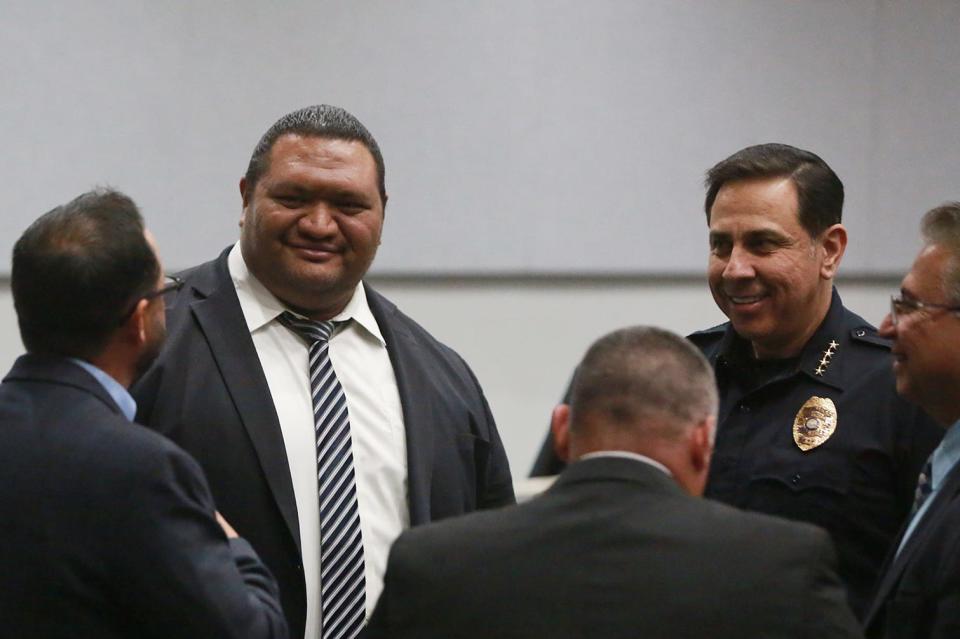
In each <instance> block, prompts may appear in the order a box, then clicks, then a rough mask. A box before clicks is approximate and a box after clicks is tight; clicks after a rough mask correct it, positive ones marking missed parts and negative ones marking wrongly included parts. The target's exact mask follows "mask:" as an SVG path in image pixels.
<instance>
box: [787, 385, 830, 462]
mask: <svg viewBox="0 0 960 639" xmlns="http://www.w3.org/2000/svg"><path fill="white" fill-rule="evenodd" d="M836 429H837V407H836V406H834V405H833V400H832V399H829V398H826V397H817V396H816V395H814V396H813V397H811V398H810V399H808V400H807V401H805V402H804V403H803V406H801V407H800V411H799V412H798V413H797V418H796V419H794V420H793V441H795V442H796V443H797V446H798V447H799V448H800V450H803V451H807V450H810V449H812V448H816V447H817V446H819V445H820V444H822V443H823V442H825V441H827V440H828V439H830V436H831V435H833V431H835V430H836Z"/></svg>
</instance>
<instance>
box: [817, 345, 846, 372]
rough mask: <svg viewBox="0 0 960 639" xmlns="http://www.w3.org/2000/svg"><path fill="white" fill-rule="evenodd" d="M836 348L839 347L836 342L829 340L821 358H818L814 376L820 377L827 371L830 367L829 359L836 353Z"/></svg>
mask: <svg viewBox="0 0 960 639" xmlns="http://www.w3.org/2000/svg"><path fill="white" fill-rule="evenodd" d="M838 346H840V344H837V342H836V340H830V344H828V345H827V348H826V349H824V351H823V356H822V357H821V358H820V362H819V364H820V365H819V366H817V368H816V370H814V371H813V372H814V373H815V374H817V375H820V376H822V375H823V374H824V373H825V372H826V371H827V367H829V366H830V361H831V358H832V357H833V356H834V354H835V353H836V352H837V347H838Z"/></svg>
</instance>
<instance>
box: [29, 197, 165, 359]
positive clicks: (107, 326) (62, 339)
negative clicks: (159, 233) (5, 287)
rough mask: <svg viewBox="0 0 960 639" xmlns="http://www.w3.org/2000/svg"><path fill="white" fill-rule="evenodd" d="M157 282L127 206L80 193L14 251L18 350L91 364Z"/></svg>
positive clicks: (155, 266)
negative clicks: (19, 345) (21, 345)
mask: <svg viewBox="0 0 960 639" xmlns="http://www.w3.org/2000/svg"><path fill="white" fill-rule="evenodd" d="M159 278H160V264H159V262H158V261H157V256H156V254H155V253H154V250H153V248H152V247H151V246H150V244H149V243H148V242H147V239H146V237H145V236H144V224H143V217H142V216H141V215H140V212H139V210H138V209H137V205H136V204H134V202H133V200H131V199H130V198H129V197H127V196H126V195H124V194H123V193H120V192H119V191H115V190H112V189H96V190H93V191H89V192H87V193H84V194H82V195H80V196H79V197H77V198H75V199H73V200H71V201H70V202H68V203H66V204H64V205H62V206H58V207H56V208H55V209H53V210H51V211H48V212H47V213H45V214H43V215H42V216H40V218H39V219H37V220H36V221H35V222H34V223H33V224H31V225H30V227H29V228H27V230H26V231H24V233H23V235H21V236H20V239H18V240H17V243H16V244H15V245H14V247H13V268H12V272H11V288H12V290H13V304H14V307H15V308H16V311H17V321H18V323H19V325H20V337H21V339H22V340H23V345H24V346H25V347H26V349H27V351H28V352H30V353H38V354H51V355H61V356H66V357H76V358H79V359H85V360H89V359H91V358H93V357H96V356H97V355H99V354H100V353H101V352H102V351H103V348H104V347H105V346H106V343H107V341H108V340H109V338H110V336H111V335H112V334H113V333H114V331H115V330H116V329H117V328H118V327H119V325H120V323H121V322H122V321H123V319H124V318H125V317H126V316H127V314H128V313H129V312H130V310H131V309H132V307H133V305H134V304H135V303H136V302H137V300H139V299H140V298H142V297H143V296H145V295H147V294H148V293H150V292H151V291H153V290H154V289H155V288H156V286H157V280H158V279H159Z"/></svg>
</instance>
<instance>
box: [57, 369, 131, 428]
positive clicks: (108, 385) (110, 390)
mask: <svg viewBox="0 0 960 639" xmlns="http://www.w3.org/2000/svg"><path fill="white" fill-rule="evenodd" d="M70 361H71V362H73V363H74V364H76V365H77V366H79V367H80V368H82V369H83V370H85V371H87V372H88V373H90V374H91V375H93V378H94V379H96V380H97V381H98V382H100V385H101V386H103V390H105V391H107V394H108V395H110V397H111V398H112V399H113V401H115V402H116V403H117V406H119V407H120V412H122V413H123V414H124V416H125V417H126V418H127V419H129V420H130V421H133V417H134V415H136V414H137V402H136V400H134V399H133V397H132V396H131V395H130V393H128V392H127V389H126V388H124V387H123V386H122V385H121V384H120V382H118V381H117V380H115V379H114V378H112V377H110V376H109V375H107V374H106V373H104V372H103V371H102V370H100V369H99V368H97V367H96V366H94V365H93V364H91V363H90V362H85V361H83V360H82V359H76V358H75V357H71V358H70Z"/></svg>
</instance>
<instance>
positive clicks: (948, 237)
mask: <svg viewBox="0 0 960 639" xmlns="http://www.w3.org/2000/svg"><path fill="white" fill-rule="evenodd" d="M920 230H921V233H923V240H924V242H926V243H927V244H928V245H929V244H936V245H937V246H942V247H943V248H945V249H947V250H948V251H950V254H951V260H950V266H949V267H948V268H947V269H946V271H945V272H944V274H943V282H942V285H943V292H944V293H945V294H946V295H947V297H948V298H949V300H950V303H951V304H957V303H960V202H945V203H944V204H941V205H940V206H938V207H936V208H934V209H930V210H929V211H927V213H926V215H924V216H923V221H922V222H921V223H920Z"/></svg>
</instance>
